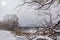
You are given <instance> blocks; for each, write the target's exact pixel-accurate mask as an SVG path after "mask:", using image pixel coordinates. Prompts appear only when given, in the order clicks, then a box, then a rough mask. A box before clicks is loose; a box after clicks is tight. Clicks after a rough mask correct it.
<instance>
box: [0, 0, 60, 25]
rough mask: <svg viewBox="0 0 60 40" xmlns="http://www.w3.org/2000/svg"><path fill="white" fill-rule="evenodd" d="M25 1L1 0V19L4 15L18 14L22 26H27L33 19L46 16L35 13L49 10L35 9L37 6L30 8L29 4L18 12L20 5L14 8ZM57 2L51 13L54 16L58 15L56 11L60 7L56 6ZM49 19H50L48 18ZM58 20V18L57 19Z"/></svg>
mask: <svg viewBox="0 0 60 40" xmlns="http://www.w3.org/2000/svg"><path fill="white" fill-rule="evenodd" d="M21 3H23V2H22V1H20V0H0V20H2V19H3V16H5V15H7V14H16V15H17V16H18V18H19V23H20V25H22V26H27V25H30V24H32V23H33V21H34V20H35V22H36V19H37V18H44V17H47V16H44V17H38V16H37V15H36V14H35V13H37V14H38V13H44V12H46V13H47V12H49V10H39V11H36V10H34V8H35V6H33V7H31V8H30V9H28V6H27V5H24V6H23V7H22V8H21V10H20V11H19V12H18V10H19V9H20V8H19V7H18V8H17V9H16V10H13V9H14V8H15V7H16V6H17V5H18V4H21ZM56 4H57V2H55V3H54V4H53V5H52V6H51V9H50V11H51V13H52V15H53V18H55V17H56V15H57V14H56V12H58V13H59V10H60V9H59V8H60V5H58V6H56ZM47 20H48V19H47ZM57 20H60V19H57ZM55 21H56V20H55Z"/></svg>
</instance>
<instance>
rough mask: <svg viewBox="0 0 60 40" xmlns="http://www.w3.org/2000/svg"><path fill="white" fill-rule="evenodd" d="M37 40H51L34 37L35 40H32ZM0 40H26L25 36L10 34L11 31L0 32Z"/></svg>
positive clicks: (45, 37)
mask: <svg viewBox="0 0 60 40" xmlns="http://www.w3.org/2000/svg"><path fill="white" fill-rule="evenodd" d="M38 38H41V39H47V40H53V39H51V38H49V37H48V36H41V35H39V36H36V38H34V39H33V40H36V39H38ZM0 40H28V39H27V38H26V36H17V35H14V34H12V33H11V31H7V30H0Z"/></svg>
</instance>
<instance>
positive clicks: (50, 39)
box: [33, 35, 53, 40]
mask: <svg viewBox="0 0 60 40" xmlns="http://www.w3.org/2000/svg"><path fill="white" fill-rule="evenodd" d="M38 38H41V39H46V40H53V39H52V38H50V37H48V36H41V35H39V36H37V37H36V38H35V39H33V40H37V39H38Z"/></svg>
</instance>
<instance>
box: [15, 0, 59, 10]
mask: <svg viewBox="0 0 60 40" xmlns="http://www.w3.org/2000/svg"><path fill="white" fill-rule="evenodd" d="M55 1H58V4H59V3H60V0H23V3H22V4H18V5H17V6H16V8H18V7H20V6H23V5H25V4H29V5H28V6H34V5H38V8H37V7H36V10H39V9H49V8H50V6H51V5H52V4H53V3H54V2H55ZM16 8H15V9H16Z"/></svg>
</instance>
